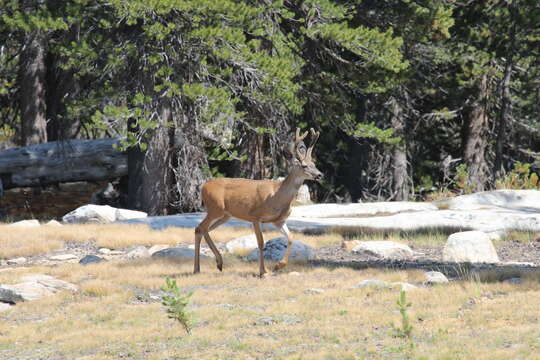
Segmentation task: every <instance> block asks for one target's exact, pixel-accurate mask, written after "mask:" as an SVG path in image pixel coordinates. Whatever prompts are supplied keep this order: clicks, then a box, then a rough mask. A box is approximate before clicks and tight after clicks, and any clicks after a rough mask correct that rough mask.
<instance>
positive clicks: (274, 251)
mask: <svg viewBox="0 0 540 360" xmlns="http://www.w3.org/2000/svg"><path fill="white" fill-rule="evenodd" d="M287 245H288V241H287V238H285V237H279V238H275V239H272V240H269V241H267V242H266V243H265V244H264V248H263V253H264V258H265V259H266V260H269V261H276V262H277V261H280V260H281V259H283V256H285V251H286V250H287ZM313 254H314V251H313V248H312V247H311V246H309V245H306V244H304V243H303V242H301V241H296V240H294V241H293V243H292V249H291V252H290V254H289V262H306V261H308V260H311V259H312V258H313V256H314V255H313ZM247 260H248V261H259V249H258V248H257V249H254V250H252V251H251V252H250V253H249V255H248V256H247Z"/></svg>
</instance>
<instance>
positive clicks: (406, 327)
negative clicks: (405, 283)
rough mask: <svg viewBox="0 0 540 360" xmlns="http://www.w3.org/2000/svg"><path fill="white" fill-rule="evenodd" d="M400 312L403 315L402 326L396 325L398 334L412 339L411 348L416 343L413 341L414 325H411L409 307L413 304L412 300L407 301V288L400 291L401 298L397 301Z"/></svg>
mask: <svg viewBox="0 0 540 360" xmlns="http://www.w3.org/2000/svg"><path fill="white" fill-rule="evenodd" d="M396 304H397V306H398V309H399V313H400V315H401V326H400V327H396V328H395V330H396V336H398V337H403V338H407V339H408V340H409V341H410V346H411V348H413V347H414V343H413V342H412V330H413V327H412V325H411V321H410V317H409V312H408V309H409V308H410V307H411V306H412V304H411V303H410V302H408V301H407V293H406V291H405V290H401V291H400V292H399V298H398V300H397V302H396Z"/></svg>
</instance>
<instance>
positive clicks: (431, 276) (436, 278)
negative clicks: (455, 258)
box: [424, 271, 448, 285]
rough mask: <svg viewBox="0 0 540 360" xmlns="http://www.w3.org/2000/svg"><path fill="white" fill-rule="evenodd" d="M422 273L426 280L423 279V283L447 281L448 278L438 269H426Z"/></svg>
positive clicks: (430, 283) (431, 283) (444, 282)
mask: <svg viewBox="0 0 540 360" xmlns="http://www.w3.org/2000/svg"><path fill="white" fill-rule="evenodd" d="M424 275H425V276H426V280H425V281H424V284H425V285H435V284H446V283H448V278H447V277H446V276H445V275H444V274H443V273H441V272H439V271H428V272H426V273H425V274H424Z"/></svg>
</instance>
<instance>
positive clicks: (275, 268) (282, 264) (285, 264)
mask: <svg viewBox="0 0 540 360" xmlns="http://www.w3.org/2000/svg"><path fill="white" fill-rule="evenodd" d="M285 266H287V263H286V262H281V261H280V262H278V263H277V264H276V265H275V266H274V271H279V270H281V269H283V268H284V267H285Z"/></svg>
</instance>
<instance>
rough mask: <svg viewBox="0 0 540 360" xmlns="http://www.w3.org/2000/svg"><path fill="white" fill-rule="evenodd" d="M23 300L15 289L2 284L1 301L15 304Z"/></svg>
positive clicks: (0, 290)
mask: <svg viewBox="0 0 540 360" xmlns="http://www.w3.org/2000/svg"><path fill="white" fill-rule="evenodd" d="M21 301H24V299H23V298H22V296H21V295H20V294H18V293H17V292H16V291H15V290H12V289H10V288H8V287H5V286H2V285H0V302H2V303H10V304H15V303H18V302H21Z"/></svg>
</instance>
